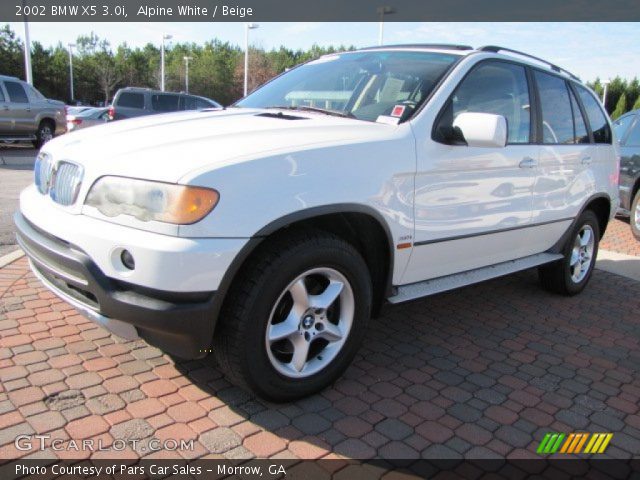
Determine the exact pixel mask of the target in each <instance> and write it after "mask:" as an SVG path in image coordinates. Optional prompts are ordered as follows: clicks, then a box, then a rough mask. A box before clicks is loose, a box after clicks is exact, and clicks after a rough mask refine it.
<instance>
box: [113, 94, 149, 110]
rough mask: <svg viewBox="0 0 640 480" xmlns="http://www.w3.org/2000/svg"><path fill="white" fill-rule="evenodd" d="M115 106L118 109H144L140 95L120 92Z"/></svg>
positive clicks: (142, 96)
mask: <svg viewBox="0 0 640 480" xmlns="http://www.w3.org/2000/svg"><path fill="white" fill-rule="evenodd" d="M116 105H117V106H119V107H129V108H144V95H143V94H142V93H133V92H122V93H121V94H120V96H119V97H118V101H117V103H116Z"/></svg>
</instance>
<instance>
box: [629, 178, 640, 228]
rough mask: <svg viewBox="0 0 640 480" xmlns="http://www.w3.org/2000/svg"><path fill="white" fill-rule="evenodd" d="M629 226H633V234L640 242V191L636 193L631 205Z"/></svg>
mask: <svg viewBox="0 0 640 480" xmlns="http://www.w3.org/2000/svg"><path fill="white" fill-rule="evenodd" d="M629 224H630V225H631V233H633V236H634V237H636V238H637V239H638V240H640V189H639V190H638V191H637V192H636V195H635V197H633V202H632V203H631V213H630V215H629Z"/></svg>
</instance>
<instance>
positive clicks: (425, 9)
mask: <svg viewBox="0 0 640 480" xmlns="http://www.w3.org/2000/svg"><path fill="white" fill-rule="evenodd" d="M381 19H384V21H385V22H426V21H429V22H453V21H457V22H459V21H469V22H514V21H515V22H547V21H565V22H622V21H624V22H638V21H640V0H597V1H596V0H535V1H533V0H230V1H229V2H225V1H218V0H149V1H147V0H2V1H1V2H0V22H11V21H21V20H28V21H29V22H253V21H261V22H376V21H380V20H381ZM639 33H640V32H639Z"/></svg>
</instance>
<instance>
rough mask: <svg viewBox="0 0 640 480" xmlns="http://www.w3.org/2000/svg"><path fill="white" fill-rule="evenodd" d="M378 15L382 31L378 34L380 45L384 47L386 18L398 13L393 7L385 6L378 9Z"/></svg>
mask: <svg viewBox="0 0 640 480" xmlns="http://www.w3.org/2000/svg"><path fill="white" fill-rule="evenodd" d="M376 13H377V14H378V15H380V31H379V33H378V45H382V43H383V39H384V16H385V15H391V14H392V13H396V11H395V9H394V8H393V7H389V6H383V7H378V8H377V9H376Z"/></svg>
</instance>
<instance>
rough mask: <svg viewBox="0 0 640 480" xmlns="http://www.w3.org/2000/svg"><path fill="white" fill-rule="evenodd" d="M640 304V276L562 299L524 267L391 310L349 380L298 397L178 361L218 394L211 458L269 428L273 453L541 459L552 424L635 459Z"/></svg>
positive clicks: (598, 280) (596, 281) (607, 281)
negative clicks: (269, 394) (270, 394)
mask: <svg viewBox="0 0 640 480" xmlns="http://www.w3.org/2000/svg"><path fill="white" fill-rule="evenodd" d="M639 309H640V283H638V282H633V281H632V280H629V279H626V278H624V277H620V276H617V275H613V274H610V273H606V272H602V271H596V272H595V273H594V277H593V279H592V282H591V284H590V285H589V286H588V287H587V289H586V290H585V292H584V293H583V294H582V295H578V296H575V297H562V296H557V295H552V294H549V293H547V292H545V291H543V290H542V289H541V288H539V286H538V282H537V278H536V274H535V271H527V272H522V273H519V274H516V275H512V276H509V277H505V278H502V279H497V280H493V281H489V282H485V283H483V284H480V285H476V286H471V287H467V288H464V289H461V290H457V291H454V292H449V293H444V294H440V295H437V296H433V297H430V298H428V299H424V300H420V301H415V302H412V303H409V304H405V305H401V306H396V307H391V306H387V307H385V308H384V309H383V312H382V315H381V316H380V317H379V318H378V319H374V320H372V321H371V324H370V327H369V329H368V334H367V338H366V339H365V341H364V343H363V346H362V348H361V349H360V352H359V353H358V355H357V357H356V359H355V360H354V362H353V364H352V365H351V367H350V368H349V369H348V370H347V372H346V373H345V375H344V376H343V377H342V378H341V379H339V380H338V381H337V382H336V383H335V384H334V385H333V386H332V387H330V388H327V389H325V390H324V391H322V392H321V393H319V394H316V395H313V396H310V397H309V398H305V399H302V400H299V401H296V402H291V403H286V404H272V403H268V402H265V401H262V400H260V399H259V398H256V397H255V396H253V395H251V394H250V393H247V392H245V391H243V390H241V389H240V388H237V387H235V386H233V385H232V384H230V383H229V382H228V381H227V380H226V379H225V378H224V376H223V374H222V373H221V372H220V371H219V370H218V369H217V367H216V366H215V363H214V362H213V361H212V360H211V359H205V360H201V361H190V362H185V361H178V362H177V363H176V365H175V366H176V368H177V369H178V370H179V371H180V372H182V373H183V374H184V375H185V376H186V377H187V378H188V379H189V380H190V381H191V382H192V383H193V384H194V385H195V386H196V387H197V388H198V389H200V390H201V391H202V392H203V396H204V395H205V394H206V395H207V396H209V397H210V401H209V400H207V401H209V402H210V403H209V405H210V406H211V407H212V408H214V409H215V410H213V411H212V412H210V413H209V418H211V419H212V420H213V421H214V422H215V423H216V424H217V425H218V426H219V427H220V428H222V429H223V430H220V429H216V430H217V431H218V433H217V434H216V436H215V440H216V441H215V442H213V441H212V443H211V445H209V446H207V447H208V448H213V449H214V450H213V451H214V452H215V448H216V445H217V444H218V443H216V442H220V441H222V442H223V443H224V442H227V443H228V442H231V443H232V444H233V445H236V446H237V450H234V451H236V452H237V454H238V455H239V456H242V449H243V448H244V447H242V438H241V434H239V433H238V431H240V432H244V434H245V435H252V434H253V433H255V432H259V431H260V430H261V429H263V430H265V431H266V432H268V433H272V434H273V435H270V436H269V435H266V433H265V435H266V436H264V437H263V438H262V442H263V443H264V445H262V444H261V445H259V446H258V447H257V451H259V452H262V453H263V454H264V456H269V455H270V454H272V453H275V452H277V451H279V449H280V450H281V449H282V448H283V446H284V444H283V443H282V442H285V443H286V445H288V446H287V448H288V450H289V451H292V452H293V453H294V454H296V455H298V456H302V457H304V458H313V456H314V455H322V454H326V453H327V452H334V453H337V454H340V455H343V456H346V457H350V458H358V459H367V458H387V459H413V458H461V457H463V456H464V457H467V458H504V457H505V456H510V457H518V458H536V457H537V455H536V453H535V450H536V448H537V442H539V440H540V439H541V438H542V437H543V436H544V434H545V433H546V432H548V431H555V432H566V433H570V432H572V431H576V430H581V431H592V432H596V431H597V432H599V431H607V432H609V431H610V432H614V439H613V441H612V444H611V446H610V447H609V448H608V450H607V454H608V455H609V456H611V457H614V458H629V457H630V456H631V455H633V453H634V451H637V448H636V447H638V446H639V445H640V425H639V424H638V422H637V417H636V416H635V414H636V412H637V410H638V407H637V405H638V403H639V402H640V348H639V347H640V343H639V342H640V322H639V321H638V317H637V312H638V310H639ZM232 427H233V428H232ZM201 441H202V439H201ZM634 449H636V450H634ZM252 450H253V451H254V452H255V451H256V448H253V449H252ZM272 450H273V451H272ZM323 452H324V453H323Z"/></svg>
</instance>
